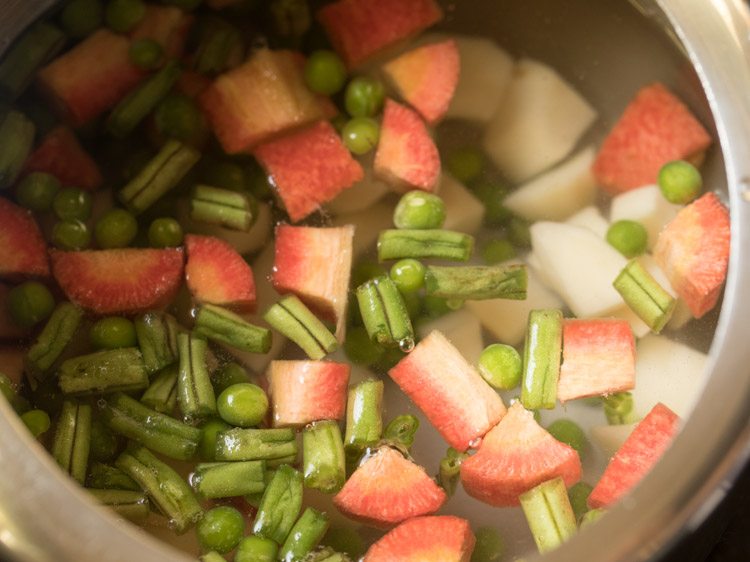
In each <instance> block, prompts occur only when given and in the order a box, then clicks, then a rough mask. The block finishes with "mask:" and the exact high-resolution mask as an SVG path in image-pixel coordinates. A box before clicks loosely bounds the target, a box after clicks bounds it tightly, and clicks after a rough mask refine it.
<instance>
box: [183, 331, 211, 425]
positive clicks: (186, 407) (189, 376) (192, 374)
mask: <svg viewBox="0 0 750 562" xmlns="http://www.w3.org/2000/svg"><path fill="white" fill-rule="evenodd" d="M177 350H178V355H179V358H180V367H179V374H178V376H177V403H178V404H179V405H180V410H181V411H182V415H183V416H185V418H186V419H194V418H203V417H206V416H210V415H213V414H216V396H215V395H214V387H213V386H212V385H211V377H210V376H209V374H208V366H207V365H206V352H207V351H208V342H206V340H205V339H203V338H201V337H198V336H194V335H192V334H187V333H182V334H178V335H177Z"/></svg>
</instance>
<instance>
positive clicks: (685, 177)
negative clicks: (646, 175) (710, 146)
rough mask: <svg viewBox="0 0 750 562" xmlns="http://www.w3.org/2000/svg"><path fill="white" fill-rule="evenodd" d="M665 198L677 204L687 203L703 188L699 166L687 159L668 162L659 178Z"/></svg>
mask: <svg viewBox="0 0 750 562" xmlns="http://www.w3.org/2000/svg"><path fill="white" fill-rule="evenodd" d="M657 183H658V184H659V189H660V190H661V193H662V195H663V196H664V199H666V200H667V201H669V202H670V203H674V204H677V205H687V204H688V203H690V202H691V201H692V200H693V199H695V198H696V197H698V195H700V193H701V191H702V190H703V177H702V176H701V173H700V172H699V171H698V168H696V167H695V166H693V165H692V164H691V163H690V162H686V161H685V160H673V161H672V162H667V163H666V164H664V166H662V167H661V169H660V170H659V175H658V178H657Z"/></svg>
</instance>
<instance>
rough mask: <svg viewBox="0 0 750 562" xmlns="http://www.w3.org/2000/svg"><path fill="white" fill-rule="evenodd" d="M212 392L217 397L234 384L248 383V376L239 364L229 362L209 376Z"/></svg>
mask: <svg viewBox="0 0 750 562" xmlns="http://www.w3.org/2000/svg"><path fill="white" fill-rule="evenodd" d="M211 381H212V382H213V385H214V392H215V393H216V394H217V395H219V394H221V393H222V392H224V391H225V390H226V389H227V388H229V387H230V386H232V385H234V384H240V383H244V382H250V375H249V374H248V372H247V371H246V370H245V368H244V367H243V366H242V365H240V364H239V363H235V362H233V361H232V362H229V363H227V364H226V365H223V366H222V367H221V368H220V369H219V370H218V371H216V372H214V373H212V374H211Z"/></svg>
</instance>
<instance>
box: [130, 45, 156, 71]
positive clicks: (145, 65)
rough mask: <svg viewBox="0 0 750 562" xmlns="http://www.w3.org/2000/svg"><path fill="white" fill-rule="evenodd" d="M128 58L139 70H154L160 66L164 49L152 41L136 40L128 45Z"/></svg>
mask: <svg viewBox="0 0 750 562" xmlns="http://www.w3.org/2000/svg"><path fill="white" fill-rule="evenodd" d="M128 56H129V57H130V62H132V63H133V64H134V65H136V66H137V67H138V68H140V69H141V70H154V69H157V68H159V66H161V63H162V59H163V58H164V49H163V48H162V46H161V44H159V42H158V41H155V40H153V39H148V38H145V39H137V40H135V41H133V42H132V43H131V44H130V50H129V51H128Z"/></svg>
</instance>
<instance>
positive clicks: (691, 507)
mask: <svg viewBox="0 0 750 562" xmlns="http://www.w3.org/2000/svg"><path fill="white" fill-rule="evenodd" d="M50 3H52V2H50V1H49V0H0V52H1V51H2V50H3V48H4V47H5V46H6V45H7V43H8V42H9V41H10V40H11V38H12V37H13V36H14V35H15V34H16V33H17V32H18V31H19V30H21V29H23V27H24V26H26V25H28V23H29V22H30V21H32V20H33V18H34V17H35V16H36V15H37V14H38V13H40V12H41V11H43V10H44V9H45V8H46V7H47V5H48V4H50ZM450 14H451V18H450V19H451V20H452V21H451V22H450V24H451V25H453V26H454V27H456V28H458V29H463V30H470V31H472V32H476V33H480V34H484V35H490V36H496V37H498V39H499V41H500V43H501V44H502V45H504V46H508V47H509V48H511V49H512V50H514V51H515V52H516V54H521V53H522V54H529V55H532V56H537V57H538V58H540V59H542V60H545V61H548V62H550V63H551V64H552V65H553V66H555V67H557V68H558V69H560V70H561V72H562V73H563V74H564V75H565V76H566V77H567V78H568V79H570V80H571V81H573V82H574V83H575V84H576V86H577V87H579V88H580V89H581V91H582V92H583V93H584V95H585V96H586V97H588V98H589V99H590V100H591V101H592V102H593V103H594V105H595V106H597V107H598V108H599V109H600V110H602V114H603V128H602V130H605V129H606V126H608V125H609V124H611V122H612V121H613V120H614V119H615V118H616V117H617V115H618V113H619V112H620V111H621V109H622V107H623V106H624V104H625V103H626V102H627V100H628V99H629V97H630V96H631V95H632V93H633V92H634V91H635V90H636V89H637V88H638V87H639V86H640V85H643V84H645V83H647V82H649V81H651V80H656V79H660V80H663V81H666V82H667V83H668V84H669V85H670V86H672V87H673V88H674V89H676V90H677V91H678V92H679V93H680V95H681V97H683V98H684V99H686V100H687V101H688V102H689V103H690V105H691V106H692V107H693V108H694V109H696V111H697V112H698V114H699V115H700V117H701V118H702V119H703V121H704V122H706V123H712V124H713V127H714V133H715V137H716V138H718V140H719V143H720V145H721V151H720V153H719V151H715V154H714V156H713V157H712V160H711V161H709V162H708V163H707V170H706V176H707V182H708V184H709V185H710V187H711V188H713V189H719V190H723V192H724V195H725V199H726V200H727V201H728V202H729V203H730V206H731V215H732V254H731V259H730V269H729V278H728V281H727V287H726V292H725V297H724V304H723V308H722V312H721V315H720V317H719V320H718V326H717V328H716V332H715V336H714V338H713V343H712V344H711V348H710V360H709V365H708V369H709V370H710V379H709V382H708V385H707V387H706V388H705V390H704V394H703V397H702V399H701V401H700V403H699V405H698V407H697V408H696V409H695V411H694V413H693V414H692V416H691V417H690V418H689V419H688V420H687V423H686V424H685V427H684V429H683V431H682V433H681V434H680V436H679V438H678V439H677V440H676V442H675V444H674V446H673V447H672V448H671V449H670V450H669V451H668V453H667V454H666V455H665V457H664V458H663V460H662V462H660V463H659V464H658V466H657V467H656V468H655V469H654V470H653V472H652V473H651V474H650V475H649V476H648V477H647V478H646V479H645V481H644V482H643V483H642V484H641V485H640V486H639V487H638V488H637V489H636V490H635V491H634V493H633V494H632V495H630V496H629V497H628V498H627V499H626V500H625V501H623V502H621V503H620V504H619V505H618V506H617V507H616V508H614V509H613V510H612V512H611V513H610V514H609V515H608V516H607V517H606V518H604V519H603V520H602V521H601V522H600V523H598V524H597V525H595V526H594V527H592V528H589V529H585V530H584V531H582V532H581V533H579V534H578V535H577V536H576V537H574V538H573V539H572V540H571V541H570V542H568V543H567V544H565V545H564V546H563V547H561V548H560V549H558V550H557V551H555V552H553V553H552V554H551V555H550V556H549V559H554V560H561V561H563V560H565V561H567V560H570V561H576V562H578V561H580V560H601V561H618V560H645V559H649V558H654V557H656V556H658V555H659V554H660V553H663V552H664V551H665V550H667V549H668V548H669V547H670V546H671V545H672V544H674V543H675V542H677V541H679V540H680V539H681V538H682V537H683V536H684V535H685V534H686V533H688V532H689V531H691V530H692V529H694V528H696V527H697V526H698V525H699V524H700V523H701V522H702V521H703V519H704V518H705V517H706V516H707V515H708V514H709V513H710V512H711V511H712V510H713V509H714V507H715V506H716V505H717V504H718V502H719V501H720V500H721V499H722V498H723V497H724V496H725V494H726V493H727V491H728V490H729V489H730V488H731V486H732V483H733V481H734V480H735V479H736V477H737V475H738V473H739V471H740V470H741V468H742V466H743V465H744V464H745V462H746V460H747V457H748V456H749V455H750V423H749V421H750V408H748V404H750V347H748V345H747V342H746V332H745V330H746V329H747V328H748V327H749V326H750V320H748V319H750V299H748V298H747V297H746V296H745V295H743V293H742V290H743V289H744V288H745V287H748V286H750V158H749V157H748V156H749V155H750V135H749V134H748V133H749V132H750V11H748V7H747V5H746V4H745V3H744V2H743V1H742V0H657V1H654V0H631V1H630V2H627V1H626V0H597V1H593V0H565V1H564V2H561V1H560V0H504V1H503V2H482V3H475V2H463V3H458V2H457V3H456V6H455V10H452V11H451V12H450ZM478 22H479V23H478ZM701 108H702V113H701ZM701 326H702V325H701V324H698V326H697V330H698V331H700V329H701ZM703 328H704V329H705V328H706V326H705V325H704V326H703ZM697 338H698V340H700V339H701V338H703V340H704V343H707V342H708V341H709V338H707V337H706V334H703V335H701V334H700V333H698V334H697ZM0 470H1V471H2V473H3V478H2V479H0V555H8V556H9V557H12V558H14V559H18V560H33V561H35V562H37V561H46V560H54V561H66V560H76V561H82V560H86V561H89V560H91V561H112V562H116V561H117V562H119V561H123V562H124V561H132V560H139V561H141V562H147V561H151V560H159V561H179V560H188V558H187V557H186V556H184V555H183V554H181V553H178V552H176V551H174V550H172V549H171V548H170V547H167V546H165V545H164V544H162V543H159V542H158V541H156V540H155V539H153V538H151V537H150V536H147V535H146V534H144V533H142V532H140V531H138V530H137V529H135V528H132V527H130V526H125V525H121V524H119V523H118V522H117V521H116V520H115V519H114V518H113V517H112V516H111V515H109V513H107V512H105V511H104V510H102V509H101V508H99V507H97V506H95V505H94V504H93V503H92V502H91V501H90V500H89V498H88V497H87V496H86V495H85V494H84V493H83V492H82V491H80V490H79V489H78V488H77V487H76V485H74V484H73V483H72V482H71V481H70V480H69V479H68V478H67V477H66V476H65V475H63V474H62V473H61V472H60V471H59V470H58V468H57V467H56V466H55V465H54V462H53V461H52V459H51V458H50V457H49V455H48V454H47V453H46V452H45V451H43V450H42V448H41V447H40V446H39V445H38V444H37V443H35V442H33V441H32V440H31V439H30V437H29V436H28V434H27V432H26V430H25V428H24V427H23V426H22V424H21V423H20V421H19V420H18V418H17V417H16V415H15V414H14V413H13V412H12V410H11V409H10V408H9V407H8V406H7V404H6V403H5V402H4V401H0ZM2 557H3V556H0V558H2Z"/></svg>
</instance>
